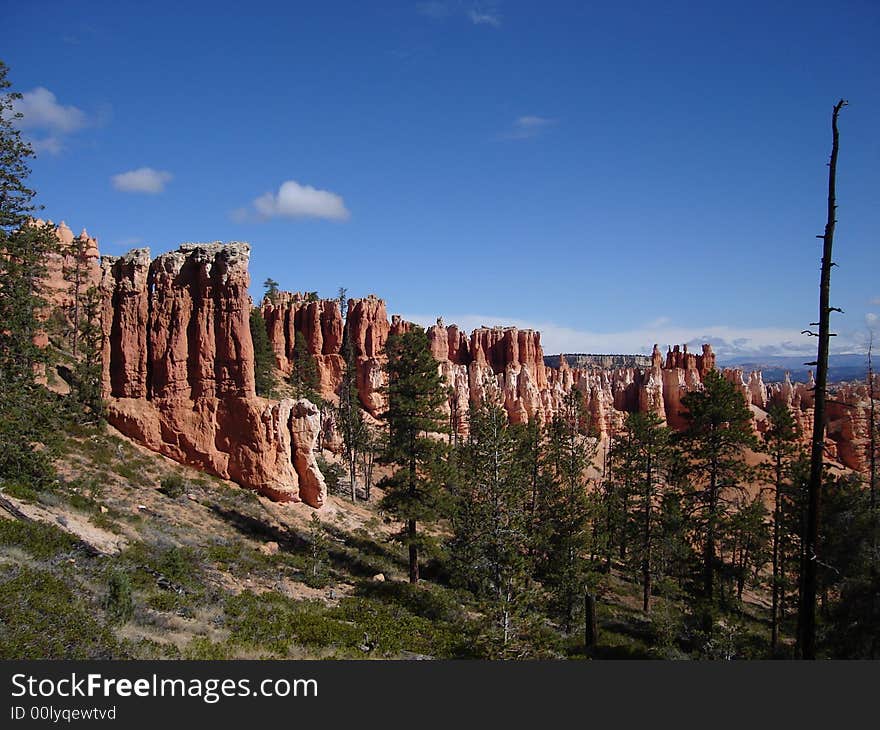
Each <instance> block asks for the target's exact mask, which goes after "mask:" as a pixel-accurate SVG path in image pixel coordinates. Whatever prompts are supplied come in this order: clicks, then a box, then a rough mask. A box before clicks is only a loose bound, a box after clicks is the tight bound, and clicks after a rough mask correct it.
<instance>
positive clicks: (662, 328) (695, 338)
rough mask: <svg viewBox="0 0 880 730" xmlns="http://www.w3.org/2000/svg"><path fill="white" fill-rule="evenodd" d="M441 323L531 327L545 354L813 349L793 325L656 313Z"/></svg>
mask: <svg viewBox="0 0 880 730" xmlns="http://www.w3.org/2000/svg"><path fill="white" fill-rule="evenodd" d="M403 316H404V319H407V320H409V321H412V322H416V323H418V324H421V325H424V326H429V325H432V324H434V322H435V321H436V315H435V316H433V317H432V316H428V315H418V314H416V315H411V314H406V315H403ZM444 321H445V322H446V323H447V324H452V323H455V324H457V325H458V326H459V327H460V328H461V329H462V330H467V331H468V332H470V331H471V330H473V329H476V328H477V327H482V326H487V327H492V326H495V325H503V326H512V327H518V328H520V329H533V330H538V331H539V332H540V333H541V344H542V346H543V348H544V352H545V353H546V354H548V355H551V354H558V353H560V352H568V353H576V352H582V353H595V354H637V353H643V354H648V353H650V352H651V348H652V347H653V346H654V343H657V344H658V345H659V346H660V349H661V350H663V351H664V352H665V351H666V347H667V346H668V345H676V344H687V346H688V348H689V349H690V350H692V351H694V352H699V349H700V346H701V345H702V344H703V343H704V342H708V343H710V344H711V345H712V349H713V350H714V351H715V353H716V355H718V357H719V359H720V360H726V359H732V358H738V357H743V356H761V355H811V354H812V355H815V353H816V340H815V338H808V337H806V336H804V335H801V334H800V330H799V329H795V328H791V329H789V328H785V327H751V328H750V327H742V328H740V327H731V326H729V325H708V326H697V327H690V326H684V325H676V324H673V323H672V322H670V321H669V320H668V319H666V318H662V317H661V318H660V319H659V320H655V321H654V322H649V323H646V324H644V325H640V326H639V327H636V328H633V329H629V330H623V331H618V332H593V331H590V330H579V329H575V328H573V327H564V326H560V325H557V324H554V323H552V322H536V321H530V320H522V319H516V318H511V317H500V316H488V315H480V314H464V315H459V316H449V315H444ZM834 339H835V343H834V352H835V353H837V354H841V353H848V352H861V349H860V348H862V347H863V343H862V339H863V336H862V335H861V334H859V333H856V332H853V333H845V332H841V333H840V336H839V337H836V338H834Z"/></svg>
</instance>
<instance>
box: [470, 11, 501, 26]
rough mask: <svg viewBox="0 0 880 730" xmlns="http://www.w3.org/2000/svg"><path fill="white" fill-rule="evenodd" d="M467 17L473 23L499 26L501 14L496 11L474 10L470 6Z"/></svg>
mask: <svg viewBox="0 0 880 730" xmlns="http://www.w3.org/2000/svg"><path fill="white" fill-rule="evenodd" d="M467 15H468V18H470V20H471V23H473V24H474V25H491V26H492V27H493V28H498V27H500V26H501V16H500V15H497V14H496V13H491V12H486V11H480V10H475V9H474V8H471V9H470V10H468V14H467Z"/></svg>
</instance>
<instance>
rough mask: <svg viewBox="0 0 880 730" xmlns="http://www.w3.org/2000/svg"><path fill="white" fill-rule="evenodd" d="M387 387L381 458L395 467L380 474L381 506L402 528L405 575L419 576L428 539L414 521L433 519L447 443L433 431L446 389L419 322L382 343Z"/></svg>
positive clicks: (440, 427)
mask: <svg viewBox="0 0 880 730" xmlns="http://www.w3.org/2000/svg"><path fill="white" fill-rule="evenodd" d="M385 350H386V355H387V363H386V365H385V376H386V383H387V385H386V386H385V393H386V395H387V398H388V410H387V411H386V412H385V413H383V414H382V418H383V420H384V421H385V422H386V423H387V424H388V441H387V444H386V449H385V453H384V454H383V456H382V462H383V463H385V464H389V465H391V466H393V467H394V472H393V473H392V474H391V475H390V476H388V477H385V478H383V479H382V480H381V482H380V483H379V486H380V487H382V488H383V489H384V490H385V497H384V498H383V500H382V508H383V509H384V510H386V511H387V512H388V513H390V514H391V515H393V516H394V517H395V518H396V519H397V520H398V521H399V522H402V523H403V528H402V529H401V531H400V532H399V533H397V535H396V536H395V539H397V540H398V541H399V542H401V543H403V544H404V545H406V546H407V548H408V551H409V580H410V582H411V583H417V582H418V580H419V554H420V552H422V551H424V550H425V549H426V548H428V547H429V546H430V545H431V540H430V539H429V538H428V536H427V535H425V533H424V529H423V530H422V532H419V529H418V526H419V525H420V524H421V525H422V526H423V527H424V525H425V524H429V523H431V522H434V521H436V520H437V519H438V518H439V516H440V514H441V507H442V502H443V494H442V489H441V488H442V485H443V472H444V466H445V464H444V461H445V457H446V454H447V451H448V446H447V444H445V443H444V442H443V441H441V440H440V439H439V438H437V437H436V435H437V434H443V433H445V432H446V429H447V419H446V413H445V412H444V411H443V404H444V403H445V402H446V389H445V387H444V385H443V382H442V380H441V379H440V374H439V372H438V368H437V361H436V360H435V359H434V357H433V356H432V355H431V350H430V345H429V343H428V337H427V335H426V334H425V331H424V330H423V329H422V328H421V327H414V328H413V329H412V330H410V331H409V332H405V333H403V334H399V335H392V336H391V337H389V338H388V341H387V343H386V345H385Z"/></svg>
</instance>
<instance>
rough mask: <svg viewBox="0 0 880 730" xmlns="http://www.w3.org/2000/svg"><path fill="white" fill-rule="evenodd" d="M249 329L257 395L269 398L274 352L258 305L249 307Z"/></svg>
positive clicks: (272, 389)
mask: <svg viewBox="0 0 880 730" xmlns="http://www.w3.org/2000/svg"><path fill="white" fill-rule="evenodd" d="M250 329H251V339H252V340H253V343H254V386H255V389H256V391H257V395H259V396H263V397H264V398H271V397H273V394H274V392H275V353H274V352H272V343H271V342H270V341H269V335H268V333H267V332H266V323H265V322H264V321H263V315H262V313H261V312H260V308H259V307H254V308H253V309H251V318H250Z"/></svg>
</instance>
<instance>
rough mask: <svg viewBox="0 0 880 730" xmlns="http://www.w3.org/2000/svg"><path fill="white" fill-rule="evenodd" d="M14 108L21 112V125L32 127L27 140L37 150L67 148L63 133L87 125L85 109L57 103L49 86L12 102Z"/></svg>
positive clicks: (27, 127) (30, 92) (69, 132)
mask: <svg viewBox="0 0 880 730" xmlns="http://www.w3.org/2000/svg"><path fill="white" fill-rule="evenodd" d="M13 111H14V112H16V113H17V114H21V115H22V116H21V118H20V119H18V120H17V121H16V124H17V125H18V127H19V128H20V129H22V130H24V131H30V134H29V135H28V137H27V140H28V141H29V142H30V143H31V145H32V146H33V148H34V151H35V152H48V153H49V154H51V155H57V154H59V153H60V152H61V150H62V149H63V148H64V137H66V136H68V135H70V134H73V133H74V132H77V131H79V130H80V129H82V128H83V127H86V126H88V124H89V118H88V116H87V115H86V113H85V112H84V111H83V110H82V109H79V108H78V107H75V106H73V105H68V106H64V105H63V104H59V103H58V97H56V96H55V94H53V93H52V92H51V91H49V89H47V88H45V87H43V86H38V87H37V88H36V89H32V90H31V91H26V92H24V94H22V96H21V99H16V100H15V101H14V102H13Z"/></svg>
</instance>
